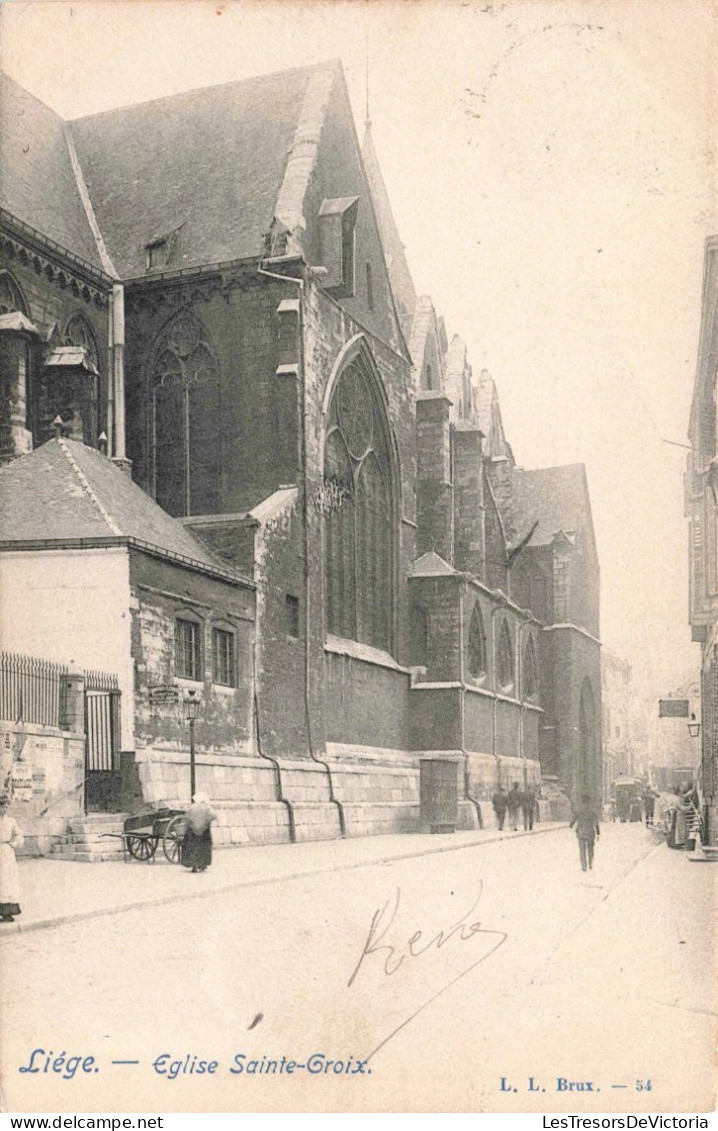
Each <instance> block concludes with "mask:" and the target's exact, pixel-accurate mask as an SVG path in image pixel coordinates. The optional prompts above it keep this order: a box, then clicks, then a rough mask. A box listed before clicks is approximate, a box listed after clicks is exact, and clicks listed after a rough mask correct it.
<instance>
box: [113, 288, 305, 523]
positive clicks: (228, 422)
mask: <svg viewBox="0 0 718 1131" xmlns="http://www.w3.org/2000/svg"><path fill="white" fill-rule="evenodd" d="M296 290H297V288H296V287H294V286H293V285H291V284H282V283H276V282H272V281H271V280H267V279H263V278H261V277H260V276H258V275H257V274H256V272H255V271H254V270H250V269H249V268H247V269H246V270H242V269H239V268H238V269H237V270H236V271H235V272H234V273H233V274H232V275H231V277H226V278H223V277H221V276H214V277H211V278H209V279H207V280H204V281H203V282H202V285H201V286H200V285H199V284H198V283H196V282H195V283H190V282H186V281H185V282H183V283H174V284H173V285H169V284H167V285H164V286H162V285H158V284H156V283H155V284H153V285H152V286H151V287H148V286H147V285H144V286H142V287H140V288H133V287H128V288H127V299H126V335H127V345H126V351H125V375H126V386H127V392H126V399H127V437H128V456H129V458H130V459H132V461H133V477H134V478H135V480H136V481H137V482H138V483H139V484H140V485H141V486H142V487H144V488H145V490H150V489H151V460H150V443H151V429H150V423H151V378H152V373H151V371H150V370H151V367H152V364H153V358H154V354H155V350H156V347H157V344H158V341H159V337H160V335H161V333H162V331H163V329H164V327H165V326H166V325H167V324H168V323H169V322H170V320H171V319H172V318H173V317H176V316H177V315H178V314H179V313H180V312H181V311H184V310H188V311H190V312H191V313H192V315H193V316H194V317H195V318H197V319H198V320H199V322H200V323H201V325H202V327H203V329H204V331H205V333H206V335H207V340H208V342H209V343H210V345H211V347H212V349H213V351H214V355H215V359H216V363H217V369H218V376H219V421H220V427H219V435H218V436H217V438H216V444H217V449H218V458H219V464H220V488H219V501H218V505H217V512H218V513H224V514H235V513H239V512H242V511H245V510H248V509H249V508H251V507H253V506H255V505H256V504H257V503H259V502H260V501H261V500H262V499H264V498H266V497H267V496H268V495H270V494H271V493H272V492H273V491H274V490H276V488H277V487H278V486H279V485H280V484H283V483H293V482H296V480H297V474H298V472H297V468H298V460H299V451H298V443H299V438H298V392H297V378H296V375H293V374H287V373H285V374H284V375H278V374H277V369H278V367H279V365H280V352H281V355H282V361H284V360H285V359H286V355H287V348H288V347H287V342H286V340H285V338H286V333H285V328H283V327H282V323H281V316H280V312H279V306H280V303H281V302H282V301H283V300H285V299H287V298H294V297H296ZM280 347H281V349H280Z"/></svg>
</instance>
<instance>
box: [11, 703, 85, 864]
mask: <svg viewBox="0 0 718 1131" xmlns="http://www.w3.org/2000/svg"><path fill="white" fill-rule="evenodd" d="M0 772H1V773H2V780H3V783H6V784H7V786H8V787H9V791H10V793H11V795H12V803H11V806H10V816H11V817H14V818H15V820H16V821H17V823H18V825H19V826H20V828H21V829H22V832H23V835H24V837H25V843H24V844H23V846H22V848H20V849H18V856H46V855H48V854H49V853H50V852H51V850H52V846H53V844H58V843H59V842H60V839H61V838H62V836H63V835H64V833H65V832H66V830H67V824H68V821H69V820H70V819H71V818H72V817H78V816H80V815H81V814H82V808H83V795H82V785H83V781H84V775H85V736H84V735H83V734H78V733H76V732H74V731H64V730H58V729H57V728H56V727H46V726H40V725H37V724H35V723H20V724H18V723H11V722H0Z"/></svg>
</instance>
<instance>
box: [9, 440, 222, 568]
mask: <svg viewBox="0 0 718 1131" xmlns="http://www.w3.org/2000/svg"><path fill="white" fill-rule="evenodd" d="M113 537H126V538H134V539H137V540H138V541H141V542H144V543H147V544H149V545H151V546H153V547H155V548H157V549H159V550H164V551H168V552H169V553H170V554H177V555H179V556H180V557H183V558H189V559H191V560H192V561H193V562H196V563H197V564H198V565H204V566H209V567H210V568H212V569H213V570H217V569H221V570H222V571H223V572H224V573H229V572H231V571H230V570H229V568H228V566H227V565H226V563H224V562H221V561H220V559H219V558H216V557H215V556H214V554H212V553H211V551H210V550H209V549H208V548H207V547H206V546H205V545H204V543H203V542H200V540H199V539H198V538H196V537H195V536H194V534H192V532H191V531H190V530H187V529H186V528H185V527H184V526H183V525H182V523H181V522H178V521H177V520H176V519H174V518H172V517H171V516H170V515H168V514H167V513H166V512H165V511H163V510H162V508H161V507H160V506H158V505H157V503H155V502H154V500H153V499H151V498H150V497H149V495H146V494H145V492H144V491H142V490H141V489H140V488H139V487H138V486H137V484H136V483H133V482H132V480H131V479H130V477H129V476H128V475H126V474H125V473H124V472H123V471H120V469H119V468H118V467H116V466H115V465H114V464H113V463H112V461H111V460H109V459H108V458H107V456H104V455H102V454H101V453H100V452H97V451H95V449H94V448H87V447H85V445H84V444H80V443H78V442H77V441H75V440H65V439H63V440H50V441H49V442H48V443H47V444H43V445H42V447H40V448H36V449H35V451H34V452H30V453H29V454H28V455H24V456H20V457H19V458H18V459H16V460H13V462H12V463H9V464H7V465H6V466H5V467H3V468H0V541H1V542H4V543H7V542H23V541H35V540H40V539H42V540H45V539H57V540H62V541H66V542H73V541H75V540H77V539H81V538H91V539H92V538H113Z"/></svg>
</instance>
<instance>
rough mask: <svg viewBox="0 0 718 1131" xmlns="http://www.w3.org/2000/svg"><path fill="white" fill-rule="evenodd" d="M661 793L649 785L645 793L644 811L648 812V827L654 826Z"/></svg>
mask: <svg viewBox="0 0 718 1131" xmlns="http://www.w3.org/2000/svg"><path fill="white" fill-rule="evenodd" d="M658 796H659V795H658V794H657V793H656V791H655V790H653V789H651V788H650V786H648V787H647V789H646V792H645V793H644V794H643V811H644V813H645V814H646V827H647V828H649V829H650V828H652V827H653V816H654V813H655V810H656V798H657V797H658Z"/></svg>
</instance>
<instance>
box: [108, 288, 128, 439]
mask: <svg viewBox="0 0 718 1131" xmlns="http://www.w3.org/2000/svg"><path fill="white" fill-rule="evenodd" d="M112 376H113V384H114V414H113V415H114V421H113V423H114V437H113V436H112V435H111V441H112V454H113V455H114V457H115V459H122V460H124V459H127V451H126V447H125V288H124V287H123V286H122V284H121V283H115V285H114V286H113V288H112Z"/></svg>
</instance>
